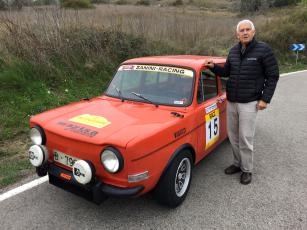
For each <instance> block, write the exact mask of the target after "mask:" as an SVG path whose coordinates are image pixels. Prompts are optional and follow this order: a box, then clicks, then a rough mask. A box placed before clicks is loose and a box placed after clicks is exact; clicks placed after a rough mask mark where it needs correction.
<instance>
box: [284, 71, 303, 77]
mask: <svg viewBox="0 0 307 230" xmlns="http://www.w3.org/2000/svg"><path fill="white" fill-rule="evenodd" d="M304 72H307V70H306V69H305V70H299V71H295V72H289V73H282V74H280V76H281V77H283V76H287V75H291V74H296V73H304Z"/></svg>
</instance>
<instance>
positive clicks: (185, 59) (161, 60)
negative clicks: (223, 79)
mask: <svg viewBox="0 0 307 230" xmlns="http://www.w3.org/2000/svg"><path fill="white" fill-rule="evenodd" d="M206 59H207V60H213V62H214V63H225V61H226V59H225V57H214V56H200V55H173V56H150V57H140V58H133V59H129V60H126V61H125V62H123V63H122V64H129V63H131V64H132V63H133V64H135V63H142V64H163V65H178V66H184V67H190V68H193V69H198V68H200V67H201V66H202V65H203V64H204V61H205V60H206Z"/></svg>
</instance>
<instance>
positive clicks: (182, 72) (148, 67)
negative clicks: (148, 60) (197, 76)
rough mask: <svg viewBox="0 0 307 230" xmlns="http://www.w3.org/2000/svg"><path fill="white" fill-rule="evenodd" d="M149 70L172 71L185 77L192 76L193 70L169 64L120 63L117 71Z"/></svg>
mask: <svg viewBox="0 0 307 230" xmlns="http://www.w3.org/2000/svg"><path fill="white" fill-rule="evenodd" d="M130 70H134V71H149V72H160V73H172V74H178V75H182V76H187V77H193V71H192V70H188V69H182V68H178V67H171V66H154V65H122V66H120V67H119V69H118V71H130Z"/></svg>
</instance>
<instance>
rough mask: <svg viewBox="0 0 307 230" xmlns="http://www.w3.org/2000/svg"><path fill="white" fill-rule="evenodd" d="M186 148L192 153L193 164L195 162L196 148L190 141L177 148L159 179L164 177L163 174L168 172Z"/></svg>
mask: <svg viewBox="0 0 307 230" xmlns="http://www.w3.org/2000/svg"><path fill="white" fill-rule="evenodd" d="M184 150H188V151H189V152H190V153H191V155H192V165H194V164H195V159H196V155H195V154H196V153H195V149H194V148H193V146H192V145H191V144H189V143H186V144H183V145H181V146H180V147H179V148H177V149H176V150H175V152H174V153H173V154H172V156H171V157H170V158H169V160H168V162H167V164H166V166H165V168H164V169H163V172H162V174H161V176H160V178H159V181H160V179H161V178H163V176H164V175H165V173H166V172H167V170H168V169H169V167H170V166H171V164H172V162H173V160H174V159H175V158H176V157H177V156H178V155H179V154H180V153H181V152H182V151H184ZM159 181H158V183H159Z"/></svg>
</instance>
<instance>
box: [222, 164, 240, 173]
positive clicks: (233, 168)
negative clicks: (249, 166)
mask: <svg viewBox="0 0 307 230" xmlns="http://www.w3.org/2000/svg"><path fill="white" fill-rule="evenodd" d="M224 172H225V174H227V175H230V174H234V173H237V172H241V169H240V168H239V167H237V166H235V165H230V166H229V167H228V168H226V169H225V171H224Z"/></svg>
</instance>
